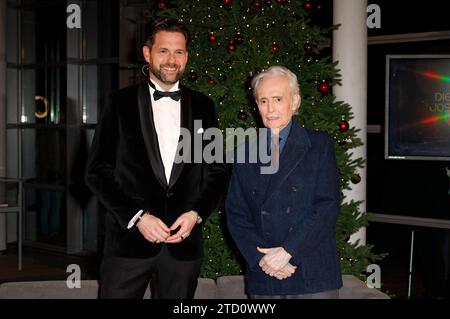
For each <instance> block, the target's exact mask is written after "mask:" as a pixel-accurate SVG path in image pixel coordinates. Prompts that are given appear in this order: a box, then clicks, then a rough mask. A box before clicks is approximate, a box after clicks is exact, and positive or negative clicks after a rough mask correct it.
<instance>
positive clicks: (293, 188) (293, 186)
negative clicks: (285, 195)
mask: <svg viewBox="0 0 450 319" xmlns="http://www.w3.org/2000/svg"><path fill="white" fill-rule="evenodd" d="M291 189H292V191H293V192H294V193H295V192H296V191H297V190H298V188H297V186H295V185H292V186H291Z"/></svg>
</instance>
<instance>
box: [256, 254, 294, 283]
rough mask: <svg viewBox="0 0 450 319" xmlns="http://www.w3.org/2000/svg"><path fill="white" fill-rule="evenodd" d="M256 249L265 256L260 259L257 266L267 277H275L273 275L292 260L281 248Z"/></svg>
mask: <svg viewBox="0 0 450 319" xmlns="http://www.w3.org/2000/svg"><path fill="white" fill-rule="evenodd" d="M256 249H257V250H258V251H259V252H260V253H263V254H265V256H264V257H263V258H261V261H260V262H259V266H260V267H261V268H262V270H263V271H264V272H265V273H266V274H268V275H269V276H275V274H276V273H277V272H278V271H279V270H281V269H282V268H283V267H285V266H286V265H287V264H288V263H289V260H291V258H292V256H291V255H290V254H289V253H288V252H287V251H286V250H284V248H283V247H274V248H260V247H257V248H256Z"/></svg>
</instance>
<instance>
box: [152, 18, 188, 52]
mask: <svg viewBox="0 0 450 319" xmlns="http://www.w3.org/2000/svg"><path fill="white" fill-rule="evenodd" d="M160 31H168V32H180V33H182V34H183V35H184V38H185V39H186V47H188V45H189V41H190V38H191V37H190V34H189V30H188V29H187V27H186V26H185V25H184V23H182V22H180V21H178V20H177V19H174V18H168V17H159V18H157V19H156V20H155V21H153V23H152V25H151V27H150V33H149V35H148V37H147V39H146V41H145V45H147V46H148V47H149V48H151V47H152V45H153V43H154V42H155V36H156V34H157V33H158V32H160Z"/></svg>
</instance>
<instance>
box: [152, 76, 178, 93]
mask: <svg viewBox="0 0 450 319" xmlns="http://www.w3.org/2000/svg"><path fill="white" fill-rule="evenodd" d="M150 81H151V82H152V83H153V85H154V86H155V88H156V89H157V90H158V91H163V92H164V90H163V89H162V88H161V87H160V86H159V84H158V83H156V82H155V81H153V80H152V79H150ZM148 86H149V87H150V90H152V91H151V92H153V90H154V88H152V87H151V85H150V84H149V85H148ZM179 89H180V81H177V82H176V83H175V84H174V86H172V88H171V89H170V90H169V92H174V91H178V90H179Z"/></svg>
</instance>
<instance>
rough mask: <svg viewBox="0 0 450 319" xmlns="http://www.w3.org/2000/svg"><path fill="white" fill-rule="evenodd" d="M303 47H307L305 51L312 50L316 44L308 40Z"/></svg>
mask: <svg viewBox="0 0 450 319" xmlns="http://www.w3.org/2000/svg"><path fill="white" fill-rule="evenodd" d="M303 48H304V49H305V52H311V51H312V49H313V48H314V45H313V44H312V43H310V42H306V43H305V45H304V46H303Z"/></svg>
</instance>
